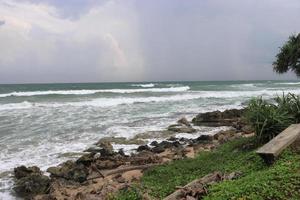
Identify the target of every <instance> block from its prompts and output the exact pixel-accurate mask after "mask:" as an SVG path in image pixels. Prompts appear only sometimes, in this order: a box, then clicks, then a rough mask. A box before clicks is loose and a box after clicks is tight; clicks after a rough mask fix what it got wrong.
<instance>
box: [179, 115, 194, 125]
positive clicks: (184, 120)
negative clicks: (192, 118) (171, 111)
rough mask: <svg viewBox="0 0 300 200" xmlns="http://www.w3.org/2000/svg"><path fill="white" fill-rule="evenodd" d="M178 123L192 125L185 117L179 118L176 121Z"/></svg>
mask: <svg viewBox="0 0 300 200" xmlns="http://www.w3.org/2000/svg"><path fill="white" fill-rule="evenodd" d="M177 123H178V124H183V125H186V126H188V127H191V126H192V125H191V124H190V122H189V121H188V120H187V119H186V118H185V117H183V118H181V119H180V120H178V121H177Z"/></svg>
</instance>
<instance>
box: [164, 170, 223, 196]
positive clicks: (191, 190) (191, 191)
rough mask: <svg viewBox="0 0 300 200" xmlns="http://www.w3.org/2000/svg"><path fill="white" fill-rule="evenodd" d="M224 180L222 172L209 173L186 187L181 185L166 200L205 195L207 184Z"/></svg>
mask: <svg viewBox="0 0 300 200" xmlns="http://www.w3.org/2000/svg"><path fill="white" fill-rule="evenodd" d="M221 180H222V174H221V173H220V172H214V173H212V174H208V175H206V176H204V177H202V178H200V179H197V180H194V181H192V182H190V183H189V184H187V185H185V186H184V187H179V189H178V190H176V191H175V192H173V193H172V194H170V195H169V196H167V197H166V198H164V200H177V199H178V200H179V199H183V198H185V197H186V196H187V195H189V196H198V197H200V196H203V195H206V194H207V189H206V186H207V185H209V184H212V183H215V182H219V181H221Z"/></svg>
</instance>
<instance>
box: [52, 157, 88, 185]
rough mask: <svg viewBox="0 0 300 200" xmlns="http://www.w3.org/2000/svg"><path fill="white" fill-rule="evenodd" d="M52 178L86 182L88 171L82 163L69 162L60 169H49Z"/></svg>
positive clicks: (60, 166) (59, 167)
mask: <svg viewBox="0 0 300 200" xmlns="http://www.w3.org/2000/svg"><path fill="white" fill-rule="evenodd" d="M47 172H49V173H50V176H51V177H56V178H64V179H67V180H73V181H76V182H80V183H82V182H84V181H86V179H87V176H88V169H87V168H86V167H85V166H84V165H83V164H82V163H75V162H73V161H67V162H64V163H62V164H61V165H59V166H58V167H50V168H48V169H47Z"/></svg>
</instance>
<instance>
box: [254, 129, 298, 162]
mask: <svg viewBox="0 0 300 200" xmlns="http://www.w3.org/2000/svg"><path fill="white" fill-rule="evenodd" d="M299 137H300V124H292V125H290V126H289V127H288V128H287V129H285V130H284V131H282V132H281V133H280V134H279V135H277V136H276V137H275V138H273V139H272V140H271V141H270V142H268V143H267V144H265V145H264V146H262V147H261V148H259V149H258V150H257V151H256V153H257V154H258V155H260V156H261V157H262V158H263V159H264V161H265V162H266V163H267V164H272V163H273V162H274V161H275V159H276V157H278V156H279V154H280V153H281V152H282V151H283V150H284V149H285V148H287V147H288V146H290V145H291V144H292V143H294V142H295V141H296V140H297V139H298V138H299Z"/></svg>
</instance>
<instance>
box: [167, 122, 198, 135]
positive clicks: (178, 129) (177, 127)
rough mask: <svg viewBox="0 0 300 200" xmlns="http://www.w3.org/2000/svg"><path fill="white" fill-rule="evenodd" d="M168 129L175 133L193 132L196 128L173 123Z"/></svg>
mask: <svg viewBox="0 0 300 200" xmlns="http://www.w3.org/2000/svg"><path fill="white" fill-rule="evenodd" d="M168 131H173V132H176V133H195V132H196V131H197V130H196V129H194V128H192V127H190V126H186V125H183V124H173V125H170V126H169V127H168Z"/></svg>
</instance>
